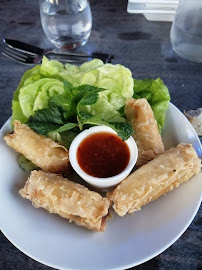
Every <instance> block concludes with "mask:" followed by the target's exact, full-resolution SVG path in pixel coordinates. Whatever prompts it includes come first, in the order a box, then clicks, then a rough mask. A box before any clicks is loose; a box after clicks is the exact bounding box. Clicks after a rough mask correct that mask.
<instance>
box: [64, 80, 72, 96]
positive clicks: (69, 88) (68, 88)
mask: <svg viewBox="0 0 202 270" xmlns="http://www.w3.org/2000/svg"><path fill="white" fill-rule="evenodd" d="M73 90H74V87H73V85H72V84H71V83H69V82H67V81H66V80H65V81H64V91H65V94H66V97H68V98H71V97H72V92H73Z"/></svg>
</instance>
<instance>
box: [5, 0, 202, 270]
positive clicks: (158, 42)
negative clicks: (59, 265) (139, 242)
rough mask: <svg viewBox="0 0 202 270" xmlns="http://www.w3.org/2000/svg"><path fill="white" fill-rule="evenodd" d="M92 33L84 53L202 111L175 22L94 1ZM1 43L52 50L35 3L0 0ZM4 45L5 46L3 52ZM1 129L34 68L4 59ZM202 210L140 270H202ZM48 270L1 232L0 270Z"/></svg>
mask: <svg viewBox="0 0 202 270" xmlns="http://www.w3.org/2000/svg"><path fill="white" fill-rule="evenodd" d="M90 4H91V10H92V15H93V28H92V33H91V36H90V38H89V41H88V43H87V44H86V45H85V46H84V47H82V48H80V49H78V51H82V52H90V51H99V52H103V53H112V54H114V56H115V58H114V61H113V63H115V64H116V63H119V64H122V65H124V66H126V67H128V68H129V69H130V70H131V71H132V74H133V76H134V77H135V78H137V79H142V78H158V77H160V78H161V79H162V80H163V81H164V83H165V84H166V85H167V87H168V89H169V91H170V95H171V101H172V103H173V104H174V105H176V106H177V107H178V108H179V109H180V110H181V111H182V112H183V111H184V110H190V109H197V108H199V107H202V64H197V63H191V62H188V61H185V60H183V59H180V58H179V57H178V56H177V55H176V54H175V53H174V52H173V50H172V47H171V43H170V28H171V23H170V22H151V21H147V20H146V19H145V17H144V16H143V15H134V14H128V13H127V1H126V0H124V1H123V0H108V1H104V0H100V1H96V0H91V1H90ZM0 25H1V27H0V38H1V40H2V38H3V37H7V38H13V39H19V40H22V41H27V42H29V43H32V44H33V45H38V46H41V47H44V48H48V47H50V46H51V44H50V43H49V41H48V40H47V39H46V37H45V35H44V33H43V30H42V28H41V23H40V16H39V6H38V1H36V0H32V1H29V0H18V1H15V0H10V1H7V0H1V6H0ZM3 47H4V44H3V43H2V42H1V43H0V50H1V51H2V50H3ZM0 63H1V65H0V77H1V79H0V127H2V125H3V124H4V123H5V122H6V120H7V119H8V118H9V117H10V116H11V100H12V97H13V93H14V91H15V89H16V88H17V86H18V83H19V80H20V78H21V76H22V75H23V73H24V72H25V71H26V70H28V69H29V68H30V66H26V65H22V64H19V63H16V62H14V61H12V60H10V59H8V58H6V57H4V56H3V55H0ZM200 139H201V137H200ZM201 224H202V209H201V208H200V209H199V211H198V213H197V215H196V217H195V218H194V220H193V221H192V223H191V225H190V226H189V228H188V229H187V230H186V232H185V233H184V234H183V235H182V236H181V237H180V238H179V239H178V240H177V241H176V242H175V243H174V244H173V245H172V246H171V247H169V248H168V249H167V250H165V251H164V252H163V253H162V254H160V255H158V256H157V257H155V258H153V259H152V260H150V261H148V262H146V263H144V264H142V265H139V266H137V267H135V269H137V270H138V269H139V270H146V269H151V270H152V269H160V270H164V269H186V270H199V269H202V250H201V241H202V227H201ZM3 269H4V270H12V269H15V270H23V269H26V270H33V269H34V270H48V269H51V268H50V267H48V266H45V265H42V264H40V263H38V262H36V261H34V260H32V259H31V258H29V257H28V256H26V255H25V254H23V253H22V252H21V251H19V250H18V249H17V248H16V247H14V246H13V245H12V244H11V243H10V242H9V241H8V240H7V239H6V238H5V236H4V235H3V234H2V233H1V232H0V270H3Z"/></svg>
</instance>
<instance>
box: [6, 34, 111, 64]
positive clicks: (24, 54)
mask: <svg viewBox="0 0 202 270" xmlns="http://www.w3.org/2000/svg"><path fill="white" fill-rule="evenodd" d="M3 41H4V43H5V44H6V45H7V47H6V48H5V50H4V51H3V52H2V54H3V55H4V56H7V57H9V58H11V59H12V60H15V61H17V62H20V63H23V64H37V63H40V62H41V61H42V58H43V56H44V55H45V56H46V57H48V58H51V59H52V58H54V59H55V60H59V61H64V62H69V63H81V62H84V61H89V60H92V59H93V58H98V59H101V60H102V61H103V62H104V63H111V61H112V59H113V55H111V54H105V53H97V52H96V53H92V54H89V55H88V54H83V53H72V52H60V51H55V50H52V49H42V48H39V47H36V46H33V45H30V44H27V43H24V42H21V41H18V40H13V39H4V40H3Z"/></svg>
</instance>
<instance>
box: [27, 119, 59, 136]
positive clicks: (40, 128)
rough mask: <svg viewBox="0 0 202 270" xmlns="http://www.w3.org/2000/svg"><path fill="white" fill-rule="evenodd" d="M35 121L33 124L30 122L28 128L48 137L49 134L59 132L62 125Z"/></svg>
mask: <svg viewBox="0 0 202 270" xmlns="http://www.w3.org/2000/svg"><path fill="white" fill-rule="evenodd" d="M34 121H35V120H34V119H33V120H32V122H31V123H30V122H29V121H28V126H29V127H30V128H31V129H33V130H34V131H35V132H36V133H38V134H41V135H47V134H48V133H49V132H51V131H54V130H57V129H58V128H59V127H60V125H58V124H55V123H47V122H43V121H41V122H38V121H37V120H36V122H34Z"/></svg>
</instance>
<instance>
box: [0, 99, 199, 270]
mask: <svg viewBox="0 0 202 270" xmlns="http://www.w3.org/2000/svg"><path fill="white" fill-rule="evenodd" d="M9 131H10V121H7V122H6V124H5V125H4V126H3V128H2V130H1V133H0V164H1V167H0V180H1V181H0V228H1V230H2V232H3V233H4V234H5V236H6V237H7V238H8V239H9V240H10V241H11V242H12V243H13V244H14V245H15V246H16V247H17V248H18V249H20V250H21V251H23V252H24V253H25V254H27V255H28V256H30V257H31V258H33V259H35V260H37V261H39V262H41V263H43V264H46V265H49V266H52V267H55V268H57V269H79V270H83V269H88V270H90V269H97V270H99V269H100V270H104V269H107V270H109V269H126V268H129V267H133V266H136V265H138V264H141V263H143V262H146V261H147V260H149V259H151V258H153V257H155V256H157V255H158V254H160V253H161V252H163V251H164V250H165V249H167V248H168V247H169V246H170V245H172V244H173V243H174V242H175V241H176V240H177V239H178V238H179V237H180V236H181V234H182V233H183V232H184V231H185V230H186V228H187V227H188V226H189V224H190V223H191V221H192V220H193V218H194V216H195V215H196V213H197V210H198V208H199V206H200V202H201V190H202V181H201V177H202V173H200V174H199V175H197V176H194V177H193V179H191V180H190V181H189V182H187V183H185V184H182V185H181V186H180V187H178V188H177V189H176V190H174V191H172V192H170V193H168V194H167V195H166V196H162V197H161V198H159V199H158V200H156V201H154V202H152V203H150V204H148V205H146V206H144V207H143V208H142V210H141V211H139V212H136V213H135V214H134V215H132V216H129V215H127V216H125V217H123V218H121V217H119V216H118V215H116V214H115V213H114V212H113V213H112V216H113V218H112V219H110V220H108V222H107V227H106V231H105V232H104V233H97V232H91V231H88V230H87V229H85V228H82V227H79V226H76V225H74V224H73V223H71V224H69V223H68V221H67V220H65V219H62V218H60V217H59V216H56V215H54V214H52V215H50V214H48V212H46V211H45V210H44V209H35V208H34V207H33V206H32V205H31V202H30V201H28V200H25V199H22V198H21V197H20V196H19V194H18V191H19V189H20V188H21V187H22V186H23V185H24V182H25V180H26V178H27V175H26V174H25V173H24V172H23V171H22V170H21V169H20V168H19V167H18V164H17V162H16V158H17V155H16V154H15V153H14V151H13V150H12V149H10V148H9V147H7V145H6V144H5V143H4V141H3V135H4V134H7V133H8V132H9ZM162 137H163V141H164V144H165V147H166V149H168V148H170V147H171V146H176V145H177V144H178V143H181V142H184V143H192V144H193V146H194V148H195V150H196V152H197V153H198V155H199V156H200V157H201V158H202V148H201V144H200V141H199V138H198V137H197V135H196V133H195V131H194V129H193V128H192V126H191V124H190V123H189V122H188V120H187V119H186V118H185V117H184V116H183V114H182V113H181V112H180V111H179V110H178V109H177V108H176V107H175V106H174V105H172V104H170V105H169V109H168V111H167V114H166V123H165V127H164V129H163V132H162Z"/></svg>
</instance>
